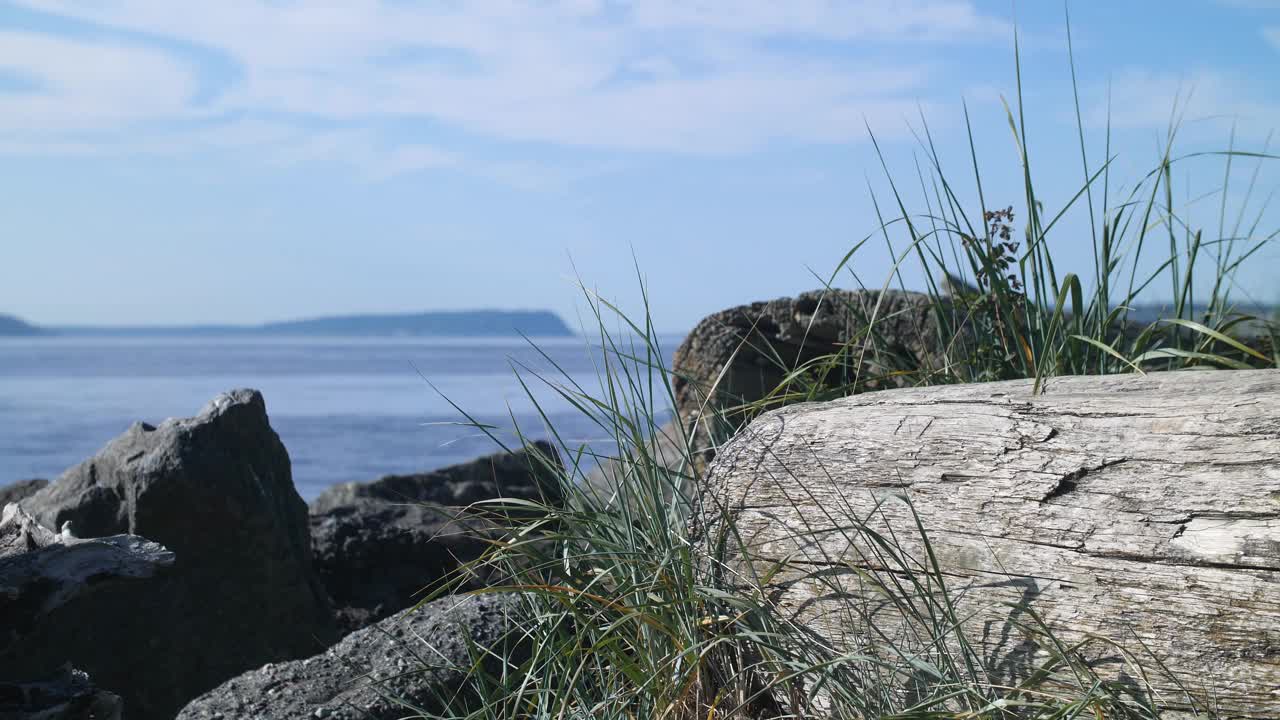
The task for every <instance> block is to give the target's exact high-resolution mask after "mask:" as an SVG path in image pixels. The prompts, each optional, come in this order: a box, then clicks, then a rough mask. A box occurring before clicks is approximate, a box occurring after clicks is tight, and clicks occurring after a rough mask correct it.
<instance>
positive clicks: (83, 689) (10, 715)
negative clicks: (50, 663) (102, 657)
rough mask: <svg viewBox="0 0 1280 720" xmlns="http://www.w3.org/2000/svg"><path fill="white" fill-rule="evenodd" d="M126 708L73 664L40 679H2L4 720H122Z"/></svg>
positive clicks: (0, 696)
mask: <svg viewBox="0 0 1280 720" xmlns="http://www.w3.org/2000/svg"><path fill="white" fill-rule="evenodd" d="M123 707H124V703H123V701H121V700H120V696H118V695H114V694H112V693H109V692H106V691H105V690H101V689H99V688H97V687H95V686H94V684H93V682H92V681H91V680H90V679H89V676H88V675H87V674H86V673H84V672H82V671H80V670H76V669H74V668H72V667H71V666H70V665H66V666H63V667H62V668H60V669H59V670H58V672H57V673H56V674H54V675H52V676H50V677H44V678H40V679H38V680H31V681H25V682H15V681H8V680H0V720H121V712H122V710H123Z"/></svg>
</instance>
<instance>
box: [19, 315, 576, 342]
mask: <svg viewBox="0 0 1280 720" xmlns="http://www.w3.org/2000/svg"><path fill="white" fill-rule="evenodd" d="M572 334H573V332H572V331H571V330H570V329H569V327H568V326H567V325H565V323H564V321H563V320H561V319H560V316H559V315H556V314H555V313H553V312H551V311H548V310H449V311H438V312H422V313H397V314H367V315H335V316H330V317H317V318H309V319H304V320H288V321H285V322H273V323H265V324H262V325H165V326H155V325H138V326H95V325H61V326H49V327H42V326H38V325H32V324H30V323H27V322H24V321H23V320H20V319H18V318H16V317H13V316H12V315H0V336H69V335H71V336H94V337H121V336H135V337H136V336H141V337H192V336H197V337H210V336H218V335H287V336H325V335H329V336H357V337H414V336H422V337H430V336H434V337H512V336H519V335H528V336H531V337H566V336H570V335H572Z"/></svg>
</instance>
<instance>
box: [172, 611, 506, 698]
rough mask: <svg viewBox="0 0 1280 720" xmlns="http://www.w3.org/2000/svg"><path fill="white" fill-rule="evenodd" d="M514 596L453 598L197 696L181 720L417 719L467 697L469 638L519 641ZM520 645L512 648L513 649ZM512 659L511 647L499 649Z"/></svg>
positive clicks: (489, 642) (492, 643)
mask: <svg viewBox="0 0 1280 720" xmlns="http://www.w3.org/2000/svg"><path fill="white" fill-rule="evenodd" d="M518 602H519V597H518V596H515V595H479V596H452V597H446V598H443V599H440V600H436V601H435V602H432V603H430V604H427V605H424V606H422V607H421V608H419V609H418V610H416V611H414V610H406V611H404V612H401V613H399V614H397V615H393V616H391V617H389V618H387V619H385V620H383V621H381V622H379V623H378V624H376V625H373V626H370V627H367V628H365V629H363V630H358V631H356V632H354V633H351V634H350V635H348V636H347V637H346V638H344V639H343V640H342V641H341V642H339V643H338V644H337V645H334V646H333V647H332V648H330V649H329V650H327V651H325V652H324V653H322V654H320V655H317V656H315V657H312V658H308V659H306V660H294V661H292V662H287V663H274V664H270V665H266V666H264V667H261V668H259V669H257V670H254V671H252V672H249V673H245V674H244V675H241V676H240V677H237V678H234V679H232V680H230V681H228V682H226V683H224V684H222V685H221V686H219V687H217V688H216V689H214V690H212V691H210V692H208V693H206V694H205V695H203V696H201V697H199V698H196V699H195V700H194V701H192V702H191V703H190V704H189V705H187V706H186V707H185V708H183V710H182V712H180V713H179V714H178V718H179V720H231V719H232V718H254V720H277V719H279V720H296V719H297V718H331V719H332V720H342V719H348V718H349V719H351V720H356V719H357V718H358V719H359V720H393V719H395V718H402V717H417V713H416V712H415V711H413V710H410V709H408V707H410V706H406V705H404V704H402V703H411V707H415V708H421V709H422V710H425V711H427V712H431V711H439V710H440V709H441V702H440V698H441V697H451V696H454V695H457V696H459V697H462V696H465V684H464V679H465V677H466V672H465V671H464V670H462V669H460V668H462V667H465V666H467V665H469V664H470V662H471V655H470V651H469V648H468V639H469V640H470V641H471V642H474V643H476V645H478V646H482V647H498V646H499V643H502V642H511V643H516V642H517V641H516V640H515V639H513V638H512V637H510V636H509V635H508V634H509V633H512V631H513V630H515V623H514V622H513V618H512V614H513V613H514V612H516V611H517V610H518ZM515 647H518V646H516V645H513V646H512V648H515ZM497 652H498V653H500V654H504V655H510V653H512V652H513V650H511V649H507V650H498V651H497Z"/></svg>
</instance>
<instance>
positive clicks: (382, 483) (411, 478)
mask: <svg viewBox="0 0 1280 720" xmlns="http://www.w3.org/2000/svg"><path fill="white" fill-rule="evenodd" d="M562 467H563V466H562V465H561V461H560V455H559V453H558V452H556V449H555V446H554V445H552V444H551V443H548V442H545V441H541V440H540V441H538V442H535V443H531V444H530V445H529V447H528V448H521V449H519V450H516V451H514V452H502V453H497V454H494V455H489V456H486V457H482V458H480V459H478V460H473V461H471V462H468V463H462V464H460V465H452V466H450V467H446V468H442V469H440V470H433V471H431V472H427V473H417V474H412V475H386V476H383V477H382V478H380V479H378V480H375V481H373V482H364V483H360V482H347V483H340V484H338V485H334V486H333V487H331V488H329V489H327V490H325V491H324V492H323V493H321V494H320V496H319V497H317V498H316V499H315V500H314V501H312V503H311V512H312V513H323V512H325V511H327V510H330V509H332V508H334V507H337V506H339V505H349V504H351V503H353V502H355V501H357V500H361V499H366V500H382V501H386V502H397V503H432V504H434V505H454V506H463V505H470V504H472V503H476V502H481V501H484V500H493V499H495V498H514V499H521V500H534V501H538V502H547V503H549V504H557V503H559V502H560V501H561V497H562V493H561V487H560V475H561V473H562Z"/></svg>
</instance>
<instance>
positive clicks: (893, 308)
mask: <svg viewBox="0 0 1280 720" xmlns="http://www.w3.org/2000/svg"><path fill="white" fill-rule="evenodd" d="M941 302H942V303H944V306H945V303H946V302H947V301H946V300H945V299H943V300H942V301H941ZM873 318H874V319H875V323H874V327H875V331H874V334H873V335H872V337H871V340H872V341H871V342H868V341H867V340H868V332H867V328H868V327H869V326H871V325H872V323H871V320H872V319H873ZM937 336H938V324H937V319H936V316H935V314H934V310H933V304H932V302H931V300H930V298H929V296H927V295H925V294H923V293H915V292H905V291H900V290H888V291H883V292H881V291H879V290H830V291H820V290H816V291H813V292H807V293H803V294H801V295H799V296H797V297H795V298H779V299H777V300H770V301H768V302H756V303H752V304H750V305H743V306H740V307H735V308H730V309H728V310H724V311H722V312H718V313H715V314H713V315H710V316H708V317H707V318H705V319H703V320H702V321H701V322H699V323H698V324H697V326H695V327H694V329H693V331H692V332H690V333H689V335H688V337H686V338H685V340H684V342H682V343H681V344H680V346H679V347H678V348H677V349H676V352H675V356H674V358H673V362H672V371H673V374H674V376H675V377H674V379H673V381H672V390H673V391H674V394H675V399H676V412H677V415H678V416H679V417H680V419H681V421H682V422H684V423H685V424H686V427H692V426H696V429H697V432H695V433H694V438H695V443H696V444H697V445H698V447H699V449H701V450H702V451H703V452H702V453H701V454H700V457H702V458H705V459H708V460H709V459H710V457H711V455H712V454H713V453H711V451H710V449H709V447H708V446H709V445H711V444H712V443H713V442H718V441H719V440H722V439H723V438H725V437H728V436H730V435H732V434H733V432H734V431H736V430H737V428H738V427H740V426H741V425H742V423H743V422H744V421H745V420H747V419H749V413H747V412H743V411H741V410H740V409H737V408H739V407H740V406H742V405H745V404H750V403H754V402H756V401H758V400H761V399H764V398H765V397H767V396H768V395H769V394H770V393H771V392H772V391H773V390H774V389H775V388H777V387H778V385H779V384H780V383H782V382H783V380H784V379H786V377H787V376H788V374H789V373H791V372H792V371H794V370H796V369H797V368H801V367H804V366H805V365H806V364H807V363H810V362H812V361H813V360H814V359H815V358H819V357H821V356H824V355H830V354H832V353H834V352H836V351H837V350H838V349H839V348H840V347H841V346H843V345H845V344H846V343H849V342H851V341H853V342H855V343H856V344H855V346H854V347H855V349H856V350H857V353H856V357H852V358H850V360H849V363H848V364H849V368H848V369H847V375H848V376H849V377H851V376H852V374H853V369H854V366H857V365H858V362H857V361H858V359H859V358H860V359H861V367H860V374H859V382H860V384H861V385H862V389H864V390H874V389H879V388H885V387H900V386H905V385H911V384H915V383H918V382H919V381H920V379H921V377H920V375H921V373H916V374H915V375H913V376H902V375H897V376H888V374H887V372H886V371H887V370H890V369H893V368H896V367H900V366H903V365H904V364H908V365H912V366H915V367H919V368H922V369H923V370H922V371H921V372H922V373H927V372H929V371H930V369H937V368H940V367H943V366H944V365H945V364H946V358H945V355H944V353H943V352H941V351H939V349H938V348H939V345H940V343H939V341H938V337H937ZM863 347H865V348H866V352H865V353H862V352H861V349H862V348H863ZM722 372H723V374H722ZM835 379H836V378H829V379H828V380H835ZM841 379H844V380H847V379H848V378H841ZM782 404H785V400H784V399H778V400H777V401H776V402H775V403H774V405H773V406H775V407H776V406H778V405H782ZM704 408H714V409H715V411H716V412H704ZM713 417H714V418H715V420H714V422H712V421H711V418H713ZM703 418H705V419H707V421H706V422H698V421H699V420H701V419H703ZM708 424H711V425H712V427H707V425H708Z"/></svg>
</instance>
